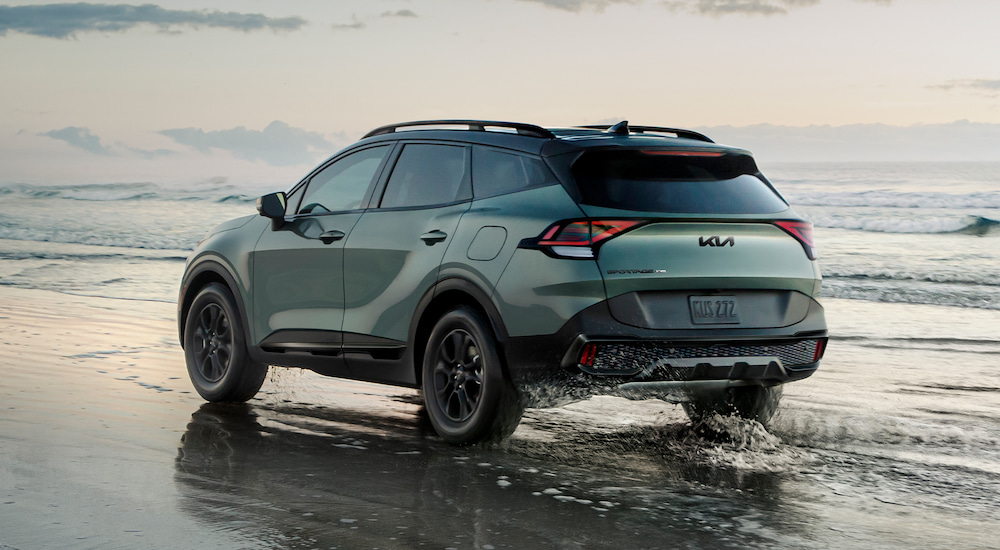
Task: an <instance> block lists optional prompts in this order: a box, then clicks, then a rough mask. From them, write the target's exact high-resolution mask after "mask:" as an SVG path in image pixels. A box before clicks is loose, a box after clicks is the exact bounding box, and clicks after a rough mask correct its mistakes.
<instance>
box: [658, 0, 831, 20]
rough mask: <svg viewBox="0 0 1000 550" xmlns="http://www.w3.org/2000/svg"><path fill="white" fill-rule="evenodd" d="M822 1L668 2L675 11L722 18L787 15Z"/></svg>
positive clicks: (683, 0) (716, 0)
mask: <svg viewBox="0 0 1000 550" xmlns="http://www.w3.org/2000/svg"><path fill="white" fill-rule="evenodd" d="M819 2H820V0H668V1H665V2H663V5H664V6H666V7H667V8H669V9H671V10H673V11H679V12H686V13H693V14H697V15H710V16H713V17H722V16H724V15H734V14H735V15H785V14H787V13H788V10H790V9H794V8H802V7H806V6H812V5H815V4H818V3H819Z"/></svg>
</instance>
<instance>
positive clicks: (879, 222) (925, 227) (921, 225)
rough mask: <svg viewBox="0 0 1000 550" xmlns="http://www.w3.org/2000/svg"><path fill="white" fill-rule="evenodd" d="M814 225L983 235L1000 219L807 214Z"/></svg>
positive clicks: (995, 229) (994, 230)
mask: <svg viewBox="0 0 1000 550" xmlns="http://www.w3.org/2000/svg"><path fill="white" fill-rule="evenodd" d="M810 219H811V220H812V222H813V224H814V225H816V226H817V227H829V228H834V229H854V230H859V231H871V232H875V233H927V234H940V233H961V234H967V235H976V236H984V235H987V234H995V233H997V232H998V231H1000V221H997V220H994V219H991V218H986V217H983V216H962V217H923V218H868V217H857V216H831V215H813V216H810Z"/></svg>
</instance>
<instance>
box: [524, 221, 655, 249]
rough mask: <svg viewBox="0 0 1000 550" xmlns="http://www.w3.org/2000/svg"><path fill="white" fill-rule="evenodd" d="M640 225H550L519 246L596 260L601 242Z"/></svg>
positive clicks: (632, 223) (617, 222) (631, 223)
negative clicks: (535, 236) (538, 234)
mask: <svg viewBox="0 0 1000 550" xmlns="http://www.w3.org/2000/svg"><path fill="white" fill-rule="evenodd" d="M644 223H645V220H565V221H561V222H556V223H554V224H552V225H550V226H549V227H547V228H546V229H545V231H542V234H541V235H540V236H539V237H537V238H534V239H524V240H523V241H521V244H520V247H521V248H536V249H540V250H542V251H544V252H545V253H546V254H548V255H550V256H555V257H558V258H596V257H597V249H598V247H599V246H600V245H601V244H602V243H604V242H605V241H607V240H608V239H611V238H613V237H615V236H617V235H620V234H622V233H624V232H626V231H629V230H631V229H635V228H636V227H639V226H640V225H642V224H644Z"/></svg>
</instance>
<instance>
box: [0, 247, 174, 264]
mask: <svg viewBox="0 0 1000 550" xmlns="http://www.w3.org/2000/svg"><path fill="white" fill-rule="evenodd" d="M62 244H78V243H62ZM168 250H172V249H168ZM178 250H179V249H178ZM186 259H187V258H186V257H184V256H156V255H152V254H149V255H145V254H136V253H128V254H100V253H94V254H87V253H69V252H43V251H3V250H0V260H74V261H102V260H103V261H108V260H111V261H119V260H120V261H143V262H150V261H152V262H183V261H185V260H186Z"/></svg>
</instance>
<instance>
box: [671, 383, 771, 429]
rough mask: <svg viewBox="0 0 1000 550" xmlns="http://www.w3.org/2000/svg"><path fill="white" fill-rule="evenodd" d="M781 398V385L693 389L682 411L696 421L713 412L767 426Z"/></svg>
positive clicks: (697, 422) (698, 422)
mask: <svg viewBox="0 0 1000 550" xmlns="http://www.w3.org/2000/svg"><path fill="white" fill-rule="evenodd" d="M780 401H781V386H768V387H764V386H760V385H752V386H736V387H731V388H726V389H724V390H713V391H692V392H690V393H689V394H688V401H687V402H685V403H683V407H684V412H686V413H687V415H688V418H690V419H691V422H693V423H695V424H700V423H702V422H704V421H705V420H707V419H708V418H710V417H712V416H713V415H715V414H719V415H722V416H738V417H740V418H745V419H747V420H756V421H757V422H760V423H761V424H763V425H764V426H767V424H768V422H770V420H771V417H772V416H774V413H775V411H777V410H778V403H779V402H780Z"/></svg>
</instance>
